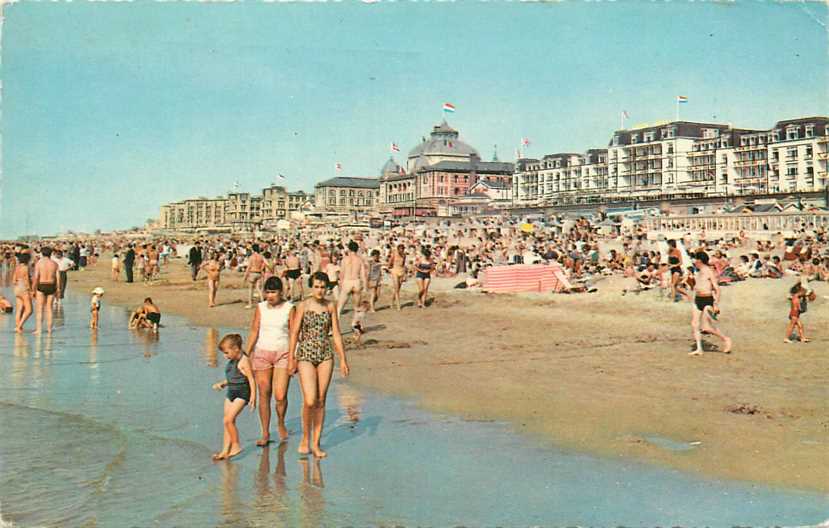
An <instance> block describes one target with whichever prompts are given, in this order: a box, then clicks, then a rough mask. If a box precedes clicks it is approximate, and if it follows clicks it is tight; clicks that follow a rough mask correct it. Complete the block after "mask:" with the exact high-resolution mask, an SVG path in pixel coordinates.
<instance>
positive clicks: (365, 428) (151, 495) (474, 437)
mask: <svg viewBox="0 0 829 528" xmlns="http://www.w3.org/2000/svg"><path fill="white" fill-rule="evenodd" d="M128 316H129V314H128V312H126V311H125V310H122V309H119V308H117V307H113V306H111V305H105V307H104V310H103V311H102V313H101V327H100V330H99V331H97V332H90V329H89V327H88V323H89V320H88V317H89V313H88V298H87V297H80V296H75V297H72V296H70V297H69V298H67V300H66V303H65V326H64V327H63V328H62V329H61V331H60V332H57V333H56V335H55V337H54V339H51V338H50V337H49V336H41V337H39V338H38V337H36V336H32V335H31V334H26V335H15V334H14V332H13V330H14V328H13V325H14V320H13V319H11V327H10V326H9V320H7V319H6V318H4V317H2V316H0V331H2V332H4V333H2V334H0V337H3V338H4V339H3V340H0V387H3V389H4V390H2V391H0V428H2V429H0V431H2V432H1V433H0V504H2V512H0V515H2V519H5V520H11V521H12V522H14V525H15V526H16V527H21V528H28V527H30V526H82V525H84V524H83V523H84V522H85V521H86V520H87V519H89V522H88V523H86V525H88V526H149V525H157V526H217V525H221V526H226V527H228V528H229V527H236V526H309V527H317V526H379V525H385V526H389V525H410V526H415V525H428V526H445V525H453V526H454V525H467V526H470V525H475V526H481V525H487V526H489V525H498V524H501V525H534V524H547V525H561V526H575V525H591V524H592V525H594V526H610V525H614V526H618V525H620V524H623V525H649V526H651V525H652V526H656V525H660V524H662V525H666V524H667V523H668V522H671V523H673V525H686V526H688V525H698V526H705V525H708V526H733V525H736V524H740V525H743V526H745V525H750V524H754V525H761V524H762V525H771V524H772V523H773V522H775V521H779V523H778V524H788V525H805V524H816V523H819V522H822V521H824V520H825V519H826V517H827V515H826V511H827V510H828V509H829V498H827V497H825V496H817V495H816V494H808V493H802V492H797V491H789V490H774V489H769V488H764V487H762V486H756V485H744V484H739V483H730V482H722V481H716V480H713V479H703V478H698V477H694V476H688V475H683V474H682V473H679V472H677V471H671V470H664V469H660V468H654V467H649V466H642V465H639V464H634V463H630V462H625V461H617V460H613V461H608V460H604V459H597V458H593V457H588V456H584V455H579V454H576V453H567V452H562V451H560V450H556V449H553V448H550V447H549V446H539V445H537V444H535V443H532V442H529V441H527V440H525V439H523V438H521V437H520V436H518V435H516V434H515V433H514V431H513V430H512V429H510V428H508V427H505V426H503V425H501V424H473V423H469V422H465V421H463V420H461V419H455V418H452V417H449V416H439V415H432V414H429V413H426V412H423V411H421V410H419V409H417V407H415V406H413V405H410V404H407V403H404V402H401V401H399V400H395V399H390V398H383V397H378V396H377V395H375V394H372V393H366V392H363V391H361V390H360V389H359V388H356V387H353V386H351V385H349V383H348V382H345V381H343V380H341V379H339V378H336V377H335V379H334V382H333V384H332V388H331V392H330V393H329V394H330V395H331V398H330V405H329V412H330V413H331V420H329V422H328V424H327V427H326V430H325V431H324V433H323V439H322V442H323V446H324V447H325V448H326V450H327V451H328V453H329V458H327V459H325V460H323V461H320V460H318V459H314V458H300V457H298V455H297V453H296V448H297V440H298V438H297V436H298V435H297V432H298V431H299V416H298V414H299V408H300V407H301V406H300V405H299V402H300V401H301V397H300V395H299V387H298V384H296V383H294V384H292V387H291V394H290V396H289V398H290V399H291V401H292V402H296V403H297V405H291V406H289V409H288V417H287V422H288V429H290V430H291V431H293V432H294V434H292V436H291V437H290V438H289V440H288V442H286V443H282V444H273V445H271V446H269V447H268V448H266V449H259V448H256V447H254V442H255V440H256V439H257V437H258V434H259V427H258V419H257V415H256V413H255V412H248V411H245V412H243V413H242V415H240V417H239V418H238V420H237V425H238V427H239V431H240V434H241V441H242V445H243V449H244V451H243V453H242V454H241V455H240V456H239V457H237V458H235V459H234V460H233V461H230V462H221V463H213V462H211V461H210V454H211V453H212V452H214V451H215V450H216V448H217V447H218V446H219V445H220V444H221V440H222V425H221V416H222V400H223V396H221V395H219V394H216V393H215V392H214V391H212V390H211V388H210V385H211V384H212V383H213V382H215V381H216V379H217V377H216V376H217V372H216V370H215V369H216V367H218V366H219V365H220V363H222V361H221V358H220V356H219V354H218V351H217V349H216V341H217V340H218V339H219V336H220V335H221V333H223V332H225V331H226V330H231V329H203V328H194V327H190V326H189V325H187V324H185V323H184V322H183V321H181V320H179V319H176V318H174V317H170V318H169V319H167V323H168V325H169V326H166V327H165V329H164V331H163V332H161V333H160V334H154V333H152V332H147V331H134V332H131V331H129V330H128V329H127V319H128ZM145 357H149V358H152V360H146V359H144V358H145ZM8 424H13V427H7V425H8ZM56 451H59V452H56ZM70 452H71V453H73V456H66V455H65V453H70ZM79 454H80V455H82V456H79ZM323 472H324V473H325V479H324V478H323ZM21 479H22V480H21ZM22 489H26V490H32V489H36V490H37V493H34V494H27V493H22V492H21V490H22ZM78 497H86V499H84V500H82V501H79V500H78ZM66 519H72V521H65V520H66ZM0 525H2V522H0Z"/></svg>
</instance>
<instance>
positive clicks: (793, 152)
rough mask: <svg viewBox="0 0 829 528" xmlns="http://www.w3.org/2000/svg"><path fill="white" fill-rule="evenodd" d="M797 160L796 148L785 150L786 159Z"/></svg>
mask: <svg viewBox="0 0 829 528" xmlns="http://www.w3.org/2000/svg"><path fill="white" fill-rule="evenodd" d="M796 158H797V147H789V148H787V149H786V159H789V160H791V159H796Z"/></svg>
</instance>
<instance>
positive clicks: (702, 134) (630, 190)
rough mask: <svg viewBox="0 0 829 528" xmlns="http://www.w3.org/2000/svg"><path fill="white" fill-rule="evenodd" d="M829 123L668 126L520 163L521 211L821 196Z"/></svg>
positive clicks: (516, 186)
mask: <svg viewBox="0 0 829 528" xmlns="http://www.w3.org/2000/svg"><path fill="white" fill-rule="evenodd" d="M827 147H829V118H826V117H807V118H800V119H793V120H788V121H779V122H777V123H776V124H775V126H774V127H773V128H772V129H770V130H749V129H743V128H733V127H732V126H730V125H724V124H716V123H696V122H688V121H674V122H667V123H662V124H658V125H653V126H647V127H639V128H635V129H631V130H618V131H616V132H614V134H613V136H612V138H611V140H610V142H609V145H608V147H607V149H591V150H589V151H587V153H585V154H581V153H560V154H550V155H547V156H544V157H543V158H541V159H520V160H519V161H518V162H517V164H516V171H515V174H514V177H513V201H514V204H515V205H516V206H538V205H563V204H573V203H591V202H601V201H605V200H608V199H609V200H614V199H642V200H646V199H671V198H681V197H703V196H731V195H740V194H765V193H779V192H796V191H799V192H808V191H821V190H823V189H825V188H826V185H827Z"/></svg>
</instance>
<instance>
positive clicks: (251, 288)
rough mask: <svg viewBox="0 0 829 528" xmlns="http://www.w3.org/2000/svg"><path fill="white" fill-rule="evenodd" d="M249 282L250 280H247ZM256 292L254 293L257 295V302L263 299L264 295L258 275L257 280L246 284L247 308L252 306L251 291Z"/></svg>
mask: <svg viewBox="0 0 829 528" xmlns="http://www.w3.org/2000/svg"><path fill="white" fill-rule="evenodd" d="M248 280H250V279H248ZM254 290H256V293H258V294H259V300H260V301H261V300H263V299H265V295H264V294H263V293H262V277H261V275H260V277H259V278H257V279H256V280H254V281H252V282H248V308H250V307H251V306H253V291H254Z"/></svg>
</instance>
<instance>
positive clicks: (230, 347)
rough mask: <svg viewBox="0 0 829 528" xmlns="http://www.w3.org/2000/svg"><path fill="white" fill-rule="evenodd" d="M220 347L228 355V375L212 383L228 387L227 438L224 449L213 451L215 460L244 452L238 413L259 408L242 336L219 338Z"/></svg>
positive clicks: (223, 445) (232, 335) (226, 405)
mask: <svg viewBox="0 0 829 528" xmlns="http://www.w3.org/2000/svg"><path fill="white" fill-rule="evenodd" d="M219 350H220V351H221V352H222V354H224V356H225V358H226V359H227V365H226V366H225V379H224V380H222V381H220V382H218V383H214V384H213V389H214V390H217V391H220V390H222V389H224V388H225V387H227V395H226V396H225V406H224V419H223V423H224V439H223V441H222V450H221V451H219V452H218V453H215V454H214V455H213V460H226V459H228V458H233V457H234V456H236V455H238V454H239V453H241V452H242V446H241V445H239V430H238V429H237V428H236V417H237V416H239V413H241V412H242V409H244V408H245V405H247V406H248V407H250V409H251V410H253V409H255V408H256V389H255V388H254V384H253V373H252V371H251V367H250V362H249V360H248V357H247V356H246V355H245V354H243V353H242V336H240V335H239V334H228V335H226V336H224V337H223V338H222V340H221V341H220V342H219Z"/></svg>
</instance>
